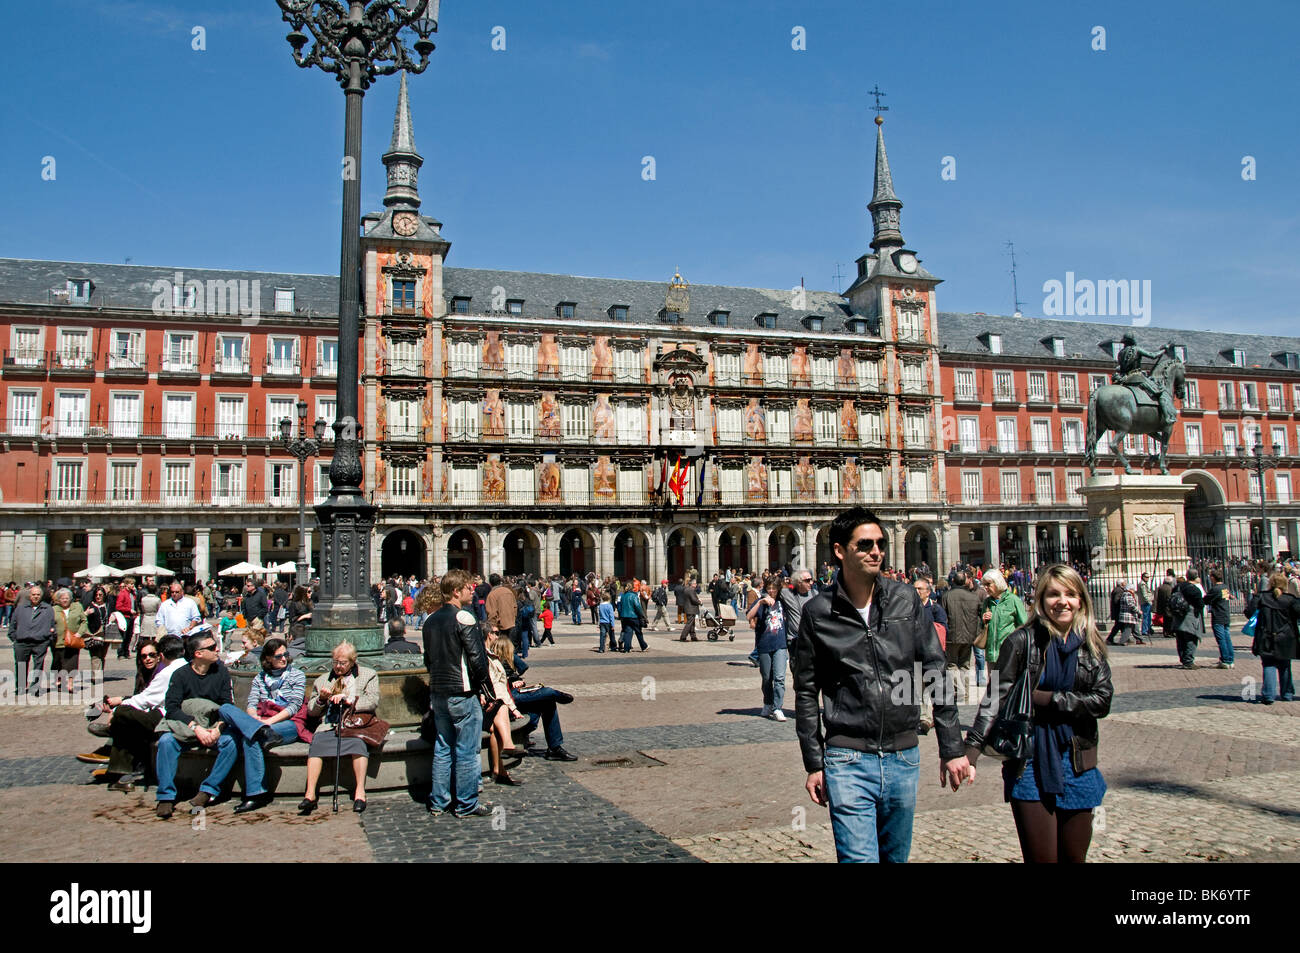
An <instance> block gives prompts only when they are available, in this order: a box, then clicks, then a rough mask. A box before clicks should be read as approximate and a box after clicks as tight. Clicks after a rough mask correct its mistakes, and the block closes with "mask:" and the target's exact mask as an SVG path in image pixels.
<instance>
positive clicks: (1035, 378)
mask: <svg viewBox="0 0 1300 953" xmlns="http://www.w3.org/2000/svg"><path fill="white" fill-rule="evenodd" d="M1029 399H1030V400H1032V401H1037V402H1038V403H1040V404H1044V403H1046V402H1047V372H1046V371H1030V372H1029Z"/></svg>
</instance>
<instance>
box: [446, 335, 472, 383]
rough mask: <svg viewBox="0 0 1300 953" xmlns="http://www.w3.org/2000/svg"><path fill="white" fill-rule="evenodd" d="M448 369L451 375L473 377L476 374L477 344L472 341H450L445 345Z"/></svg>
mask: <svg viewBox="0 0 1300 953" xmlns="http://www.w3.org/2000/svg"><path fill="white" fill-rule="evenodd" d="M447 354H448V361H449V363H450V365H451V366H450V367H449V368H448V370H449V371H450V373H451V375H452V376H453V377H474V376H475V375H476V374H478V355H479V349H478V345H477V344H475V343H474V342H473V341H452V342H451V344H449V345H448V347H447Z"/></svg>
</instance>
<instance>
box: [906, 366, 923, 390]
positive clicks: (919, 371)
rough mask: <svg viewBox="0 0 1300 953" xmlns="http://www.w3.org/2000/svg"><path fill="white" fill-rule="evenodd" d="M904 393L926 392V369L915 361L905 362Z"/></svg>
mask: <svg viewBox="0 0 1300 953" xmlns="http://www.w3.org/2000/svg"><path fill="white" fill-rule="evenodd" d="M903 393H905V394H923V393H925V371H924V369H923V368H922V367H921V365H920V364H918V363H916V362H914V361H904V362H903Z"/></svg>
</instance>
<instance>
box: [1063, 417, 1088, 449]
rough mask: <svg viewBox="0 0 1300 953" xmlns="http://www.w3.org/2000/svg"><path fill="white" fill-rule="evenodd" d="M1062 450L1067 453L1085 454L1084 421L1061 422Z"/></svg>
mask: <svg viewBox="0 0 1300 953" xmlns="http://www.w3.org/2000/svg"><path fill="white" fill-rule="evenodd" d="M1061 449H1062V450H1064V451H1065V452H1066V453H1083V421H1082V420H1062V421H1061Z"/></svg>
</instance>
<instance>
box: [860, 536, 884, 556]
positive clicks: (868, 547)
mask: <svg viewBox="0 0 1300 953" xmlns="http://www.w3.org/2000/svg"><path fill="white" fill-rule="evenodd" d="M853 548H854V549H856V550H857V551H858V552H860V553H869V552H871V551H872V550H873V549H878V550H880V551H881V552H882V553H883V552H884V551H885V541H884V540H883V539H860V540H858V541H857V542H856V543H854V544H853Z"/></svg>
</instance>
